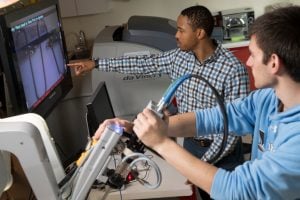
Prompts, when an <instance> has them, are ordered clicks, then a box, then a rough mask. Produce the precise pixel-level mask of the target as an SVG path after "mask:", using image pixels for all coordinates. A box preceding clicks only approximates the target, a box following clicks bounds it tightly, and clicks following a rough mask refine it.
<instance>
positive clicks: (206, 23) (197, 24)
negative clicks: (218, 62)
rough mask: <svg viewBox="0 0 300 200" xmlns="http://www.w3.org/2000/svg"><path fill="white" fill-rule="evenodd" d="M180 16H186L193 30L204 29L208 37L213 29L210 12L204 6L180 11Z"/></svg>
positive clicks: (212, 19)
mask: <svg viewBox="0 0 300 200" xmlns="http://www.w3.org/2000/svg"><path fill="white" fill-rule="evenodd" d="M181 15H182V16H187V17H188V19H189V20H190V22H191V26H192V28H193V30H196V29H197V28H201V29H204V30H205V32H206V34H207V35H208V36H209V37H210V36H211V34H212V31H213V28H214V18H213V16H212V14H211V12H210V11H209V10H208V9H207V8H206V7H204V6H200V5H197V6H191V7H188V8H186V9H184V10H182V11H181Z"/></svg>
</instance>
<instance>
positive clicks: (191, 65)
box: [99, 44, 249, 161]
mask: <svg viewBox="0 0 300 200" xmlns="http://www.w3.org/2000/svg"><path fill="white" fill-rule="evenodd" d="M99 69H100V70H103V71H112V72H120V73H125V74H149V75H150V74H151V75H153V74H166V75H168V76H169V77H170V78H171V80H172V81H174V80H176V79H177V78H178V77H180V76H182V75H185V74H196V75H200V76H202V77H203V78H205V79H206V80H207V81H208V82H209V83H210V84H211V85H213V86H214V87H215V88H216V89H217V91H218V92H219V94H221V95H222V96H223V97H224V100H225V101H232V100H234V99H237V98H240V97H245V96H246V95H247V94H248V92H249V79H248V74H247V70H246V67H245V66H244V65H243V64H242V63H241V62H240V61H239V60H238V59H237V58H236V57H235V56H234V55H233V54H232V53H231V52H230V51H229V50H227V49H225V48H223V47H222V46H221V44H218V46H217V48H216V50H215V52H214V54H213V55H211V56H210V57H209V58H207V59H206V60H205V61H204V62H203V63H200V62H199V61H198V60H197V58H196V57H195V55H194V54H193V52H185V51H181V50H180V49H174V50H170V51H167V52H163V53H160V54H157V55H151V56H136V57H120V58H107V59H101V60H99ZM175 96H176V101H177V106H178V112H179V113H184V112H191V111H194V110H195V109H204V108H210V107H213V106H216V105H217V102H216V99H215V96H214V94H213V93H212V91H211V89H210V88H209V87H208V86H207V85H206V83H204V82H203V81H201V80H199V79H196V78H191V79H189V80H186V81H185V82H183V84H182V85H181V86H179V88H178V89H177V91H176V93H175ZM205 138H208V139H211V140H213V142H212V144H211V145H210V147H209V149H208V150H207V152H206V153H205V154H204V155H203V157H202V160H204V161H207V160H210V159H212V158H214V156H215V155H216V154H217V153H218V150H219V149H220V148H221V144H222V135H220V134H212V135H209V136H205ZM237 140H238V138H237V137H236V136H233V135H231V134H230V135H229V137H228V140H227V146H226V148H225V151H224V152H223V153H222V154H221V156H220V158H219V159H218V160H220V159H221V158H222V157H224V156H226V155H228V153H230V152H231V151H232V150H233V148H234V146H235V144H236V143H237Z"/></svg>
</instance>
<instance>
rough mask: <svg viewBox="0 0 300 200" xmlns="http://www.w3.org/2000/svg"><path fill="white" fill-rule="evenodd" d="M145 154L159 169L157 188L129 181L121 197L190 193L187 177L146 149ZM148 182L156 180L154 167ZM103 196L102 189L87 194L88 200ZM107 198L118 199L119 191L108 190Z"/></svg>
mask: <svg viewBox="0 0 300 200" xmlns="http://www.w3.org/2000/svg"><path fill="white" fill-rule="evenodd" d="M145 155H150V156H153V158H152V160H153V161H154V162H156V163H157V165H158V166H159V168H160V170H161V174H162V182H161V185H160V186H159V187H158V188H157V189H154V190H152V189H148V188H145V187H144V186H142V185H141V184H140V183H138V182H133V183H130V184H128V185H127V186H126V188H125V189H124V190H122V191H121V194H122V199H151V198H162V197H180V196H190V195H192V187H191V185H188V184H186V181H187V179H186V178H185V177H184V176H182V175H181V174H179V172H178V171H176V170H175V168H173V167H172V166H170V165H169V164H168V163H167V162H166V161H164V160H162V159H161V158H160V157H158V156H157V155H155V154H153V153H152V152H150V151H147V152H146V153H145ZM148 180H149V181H150V182H152V181H153V182H154V181H155V180H156V176H155V175H154V169H152V170H150V174H149V179H148ZM103 196H104V191H103V190H97V189H92V190H91V192H90V194H89V198H88V199H89V200H96V199H97V200H98V199H101V198H102V197H103ZM106 199H107V200H120V199H121V197H120V192H119V191H114V192H110V193H109V195H108V196H107V198H106Z"/></svg>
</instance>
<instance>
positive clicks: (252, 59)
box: [246, 35, 273, 88]
mask: <svg viewBox="0 0 300 200" xmlns="http://www.w3.org/2000/svg"><path fill="white" fill-rule="evenodd" d="M249 51H250V56H249V58H248V60H247V63H246V65H247V66H249V67H250V68H251V70H252V74H253V77H254V85H255V87H256V88H265V87H270V86H272V81H273V77H272V74H271V73H270V71H269V69H270V68H269V66H268V64H269V63H267V64H264V63H263V56H264V53H263V51H262V49H261V48H260V47H259V46H258V44H257V39H256V36H255V35H252V36H251V39H250V43H249Z"/></svg>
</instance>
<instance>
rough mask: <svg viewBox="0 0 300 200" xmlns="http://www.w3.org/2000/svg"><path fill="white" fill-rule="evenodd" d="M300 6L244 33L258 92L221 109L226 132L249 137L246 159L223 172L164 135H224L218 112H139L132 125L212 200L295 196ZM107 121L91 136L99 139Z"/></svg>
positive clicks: (299, 163)
mask: <svg viewBox="0 0 300 200" xmlns="http://www.w3.org/2000/svg"><path fill="white" fill-rule="evenodd" d="M299 21H300V7H299V6H292V7H286V8H279V9H277V10H275V11H273V12H270V13H266V14H264V15H262V16H260V17H259V18H257V19H256V21H255V22H254V24H253V25H252V26H251V30H250V36H251V39H250V45H249V49H250V57H249V58H248V61H247V65H249V66H250V67H251V69H252V72H253V76H254V80H255V87H256V88H264V89H261V90H257V91H254V92H252V93H251V94H250V95H249V96H248V97H246V98H244V99H240V100H236V101H234V102H232V103H228V104H226V111H227V115H228V118H229V120H228V121H229V124H228V127H229V131H230V132H233V133H235V134H238V135H246V134H252V136H253V144H252V157H251V161H246V162H245V163H244V164H242V165H240V166H238V167H236V168H235V169H234V170H233V171H231V172H230V171H226V170H224V169H221V168H217V167H215V166H213V165H210V164H208V163H207V162H203V161H202V160H199V159H197V158H196V157H194V156H193V155H191V154H190V153H189V152H187V151H186V150H184V149H183V148H182V147H180V146H179V145H178V144H176V143H175V142H174V141H172V140H171V139H169V137H168V136H175V137H177V136H183V135H185V136H187V135H186V134H189V136H195V135H197V136H200V135H206V134H210V133H222V132H223V129H224V124H223V121H222V114H221V112H220V111H219V109H218V108H211V109H204V110H197V111H194V112H190V113H184V114H181V115H176V116H172V117H169V118H168V117H165V120H162V119H161V118H159V117H157V116H156V115H155V114H154V113H153V112H152V111H151V110H149V109H145V110H144V111H143V112H142V113H140V114H139V115H138V116H137V119H136V120H135V121H134V123H133V124H130V123H128V122H125V121H118V120H116V121H117V122H118V123H119V124H121V125H123V126H124V127H125V128H126V129H127V128H132V127H133V130H134V132H135V133H136V134H137V136H138V137H139V139H141V140H142V142H143V143H144V144H146V145H147V146H149V147H151V148H153V149H154V150H155V151H157V152H158V153H159V154H160V155H161V156H162V157H163V158H165V160H166V161H167V162H169V163H170V164H171V165H173V166H174V167H175V168H176V169H177V170H178V171H179V172H180V173H182V174H183V175H184V176H186V177H187V178H188V179H189V180H190V181H191V182H192V183H194V184H195V185H197V186H198V187H200V188H202V189H203V190H205V191H206V192H208V193H210V195H211V197H212V198H213V199H226V200H227V199H272V200H274V199H299V198H300V184H299V183H300V154H299V151H300V145H299V144H300V56H299V52H300V37H299V35H300V27H299V26H297V24H298V23H299ZM111 122H114V121H110V122H109V121H106V122H105V123H104V124H103V125H101V126H100V128H99V129H98V131H97V132H96V135H95V138H98V137H99V135H101V132H102V129H103V127H104V126H105V124H107V123H111Z"/></svg>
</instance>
